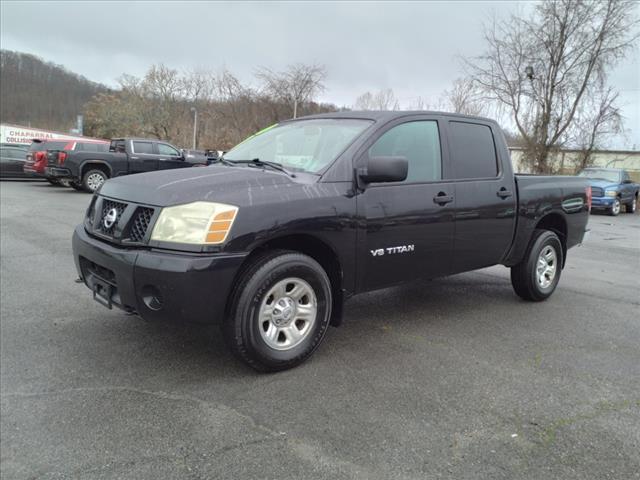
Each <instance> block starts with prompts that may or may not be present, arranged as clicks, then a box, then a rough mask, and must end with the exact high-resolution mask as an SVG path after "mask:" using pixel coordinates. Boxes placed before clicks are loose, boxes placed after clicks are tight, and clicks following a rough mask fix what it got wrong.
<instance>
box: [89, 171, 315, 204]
mask: <svg viewBox="0 0 640 480" xmlns="http://www.w3.org/2000/svg"><path fill="white" fill-rule="evenodd" d="M316 181H317V177H316V176H313V175H309V174H298V173H296V178H291V177H289V176H287V175H285V174H283V173H280V172H275V171H274V172H272V171H269V170H263V169H261V168H255V167H228V166H223V165H214V166H211V167H205V168H202V167H201V168H198V167H194V168H184V169H175V170H160V171H157V172H149V173H139V174H136V175H127V176H124V177H116V178H113V179H111V180H108V181H107V182H105V183H104V185H103V186H102V188H101V190H100V195H104V196H107V197H110V198H114V199H118V200H124V201H127V202H135V203H142V204H146V205H154V206H158V207H168V206H172V205H181V204H185V203H190V202H195V201H211V202H221V203H229V204H231V205H236V206H245V205H250V204H251V203H253V202H258V201H259V197H260V195H261V194H266V193H267V192H269V193H273V192H272V190H273V189H276V188H282V189H283V190H286V188H287V187H290V186H296V185H299V184H301V183H303V184H304V183H313V182H316ZM283 193H284V192H283Z"/></svg>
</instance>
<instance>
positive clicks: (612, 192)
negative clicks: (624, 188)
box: [604, 190, 618, 197]
mask: <svg viewBox="0 0 640 480" xmlns="http://www.w3.org/2000/svg"><path fill="white" fill-rule="evenodd" d="M604 194H605V195H606V196H607V197H617V196H618V192H617V191H616V190H606V191H605V192H604Z"/></svg>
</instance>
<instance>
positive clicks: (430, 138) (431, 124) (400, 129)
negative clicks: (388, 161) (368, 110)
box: [369, 120, 442, 183]
mask: <svg viewBox="0 0 640 480" xmlns="http://www.w3.org/2000/svg"><path fill="white" fill-rule="evenodd" d="M369 156H370V157H405V158H406V159H407V163H408V164H409V171H408V173H407V178H406V180H404V182H402V183H421V182H433V181H437V180H441V179H442V158H441V154H440V136H439V134H438V123H437V122H436V121H435V120H419V121H414V122H407V123H403V124H400V125H397V126H395V127H393V128H392V129H391V130H388V131H387V132H385V133H383V134H382V136H381V137H380V138H379V139H378V140H376V142H375V143H374V144H373V145H372V146H371V147H370V148H369Z"/></svg>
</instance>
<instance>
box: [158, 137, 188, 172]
mask: <svg viewBox="0 0 640 480" xmlns="http://www.w3.org/2000/svg"><path fill="white" fill-rule="evenodd" d="M156 147H157V149H158V168H159V169H160V170H168V169H171V168H183V167H189V166H191V165H190V164H189V163H187V162H185V160H184V158H183V156H182V154H181V153H180V152H179V151H178V150H176V149H175V148H173V147H172V146H171V145H169V144H167V143H158V144H156Z"/></svg>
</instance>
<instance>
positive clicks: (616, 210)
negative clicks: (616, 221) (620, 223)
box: [609, 198, 621, 217]
mask: <svg viewBox="0 0 640 480" xmlns="http://www.w3.org/2000/svg"><path fill="white" fill-rule="evenodd" d="M620 207H621V204H620V199H619V198H616V199H615V200H614V201H613V205H611V208H610V209H609V215H611V216H613V217H617V216H618V215H620Z"/></svg>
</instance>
